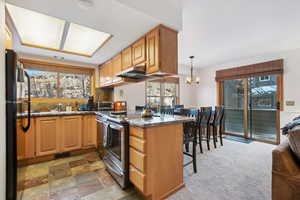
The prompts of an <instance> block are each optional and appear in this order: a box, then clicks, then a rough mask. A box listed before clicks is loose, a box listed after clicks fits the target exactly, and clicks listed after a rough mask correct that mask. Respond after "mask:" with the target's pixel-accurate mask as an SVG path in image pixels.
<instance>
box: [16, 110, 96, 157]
mask: <svg viewBox="0 0 300 200" xmlns="http://www.w3.org/2000/svg"><path fill="white" fill-rule="evenodd" d="M21 123H24V125H26V124H27V121H26V120H23V122H22V120H21V119H18V120H17V157H18V160H26V159H33V158H35V157H39V156H48V155H54V154H58V153H63V152H69V151H74V150H79V149H88V148H93V147H96V146H97V123H96V115H71V116H55V117H33V118H31V126H30V129H29V130H28V131H27V132H26V133H24V131H23V130H22V128H21Z"/></svg>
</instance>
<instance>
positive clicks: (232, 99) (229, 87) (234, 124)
mask: <svg viewBox="0 0 300 200" xmlns="http://www.w3.org/2000/svg"><path fill="white" fill-rule="evenodd" d="M244 96H245V95H244V80H227V81H224V106H225V116H226V117H225V132H228V133H232V134H235V135H242V136H243V135H244V130H245V127H244V100H245V98H244Z"/></svg>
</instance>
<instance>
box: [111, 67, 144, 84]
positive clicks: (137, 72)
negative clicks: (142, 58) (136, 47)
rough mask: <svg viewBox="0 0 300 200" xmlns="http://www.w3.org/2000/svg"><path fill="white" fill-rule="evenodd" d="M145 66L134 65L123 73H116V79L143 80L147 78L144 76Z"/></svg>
mask: <svg viewBox="0 0 300 200" xmlns="http://www.w3.org/2000/svg"><path fill="white" fill-rule="evenodd" d="M145 70H146V65H145V64H141V65H136V66H133V67H130V68H128V69H126V70H124V71H121V72H119V73H117V74H116V75H117V77H122V78H128V79H135V80H138V79H145V78H147V77H148V76H147V75H146V72H145Z"/></svg>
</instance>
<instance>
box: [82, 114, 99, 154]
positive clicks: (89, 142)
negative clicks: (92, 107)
mask: <svg viewBox="0 0 300 200" xmlns="http://www.w3.org/2000/svg"><path fill="white" fill-rule="evenodd" d="M82 147H83V148H89V147H97V123H96V115H84V116H83V130H82Z"/></svg>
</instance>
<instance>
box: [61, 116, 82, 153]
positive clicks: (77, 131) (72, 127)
mask: <svg viewBox="0 0 300 200" xmlns="http://www.w3.org/2000/svg"><path fill="white" fill-rule="evenodd" d="M61 124H62V127H61V133H60V134H61V141H62V143H61V150H62V152H66V151H72V150H76V149H80V148H81V134H82V117H81V116H78V115H74V116H66V117H62V121H61Z"/></svg>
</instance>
